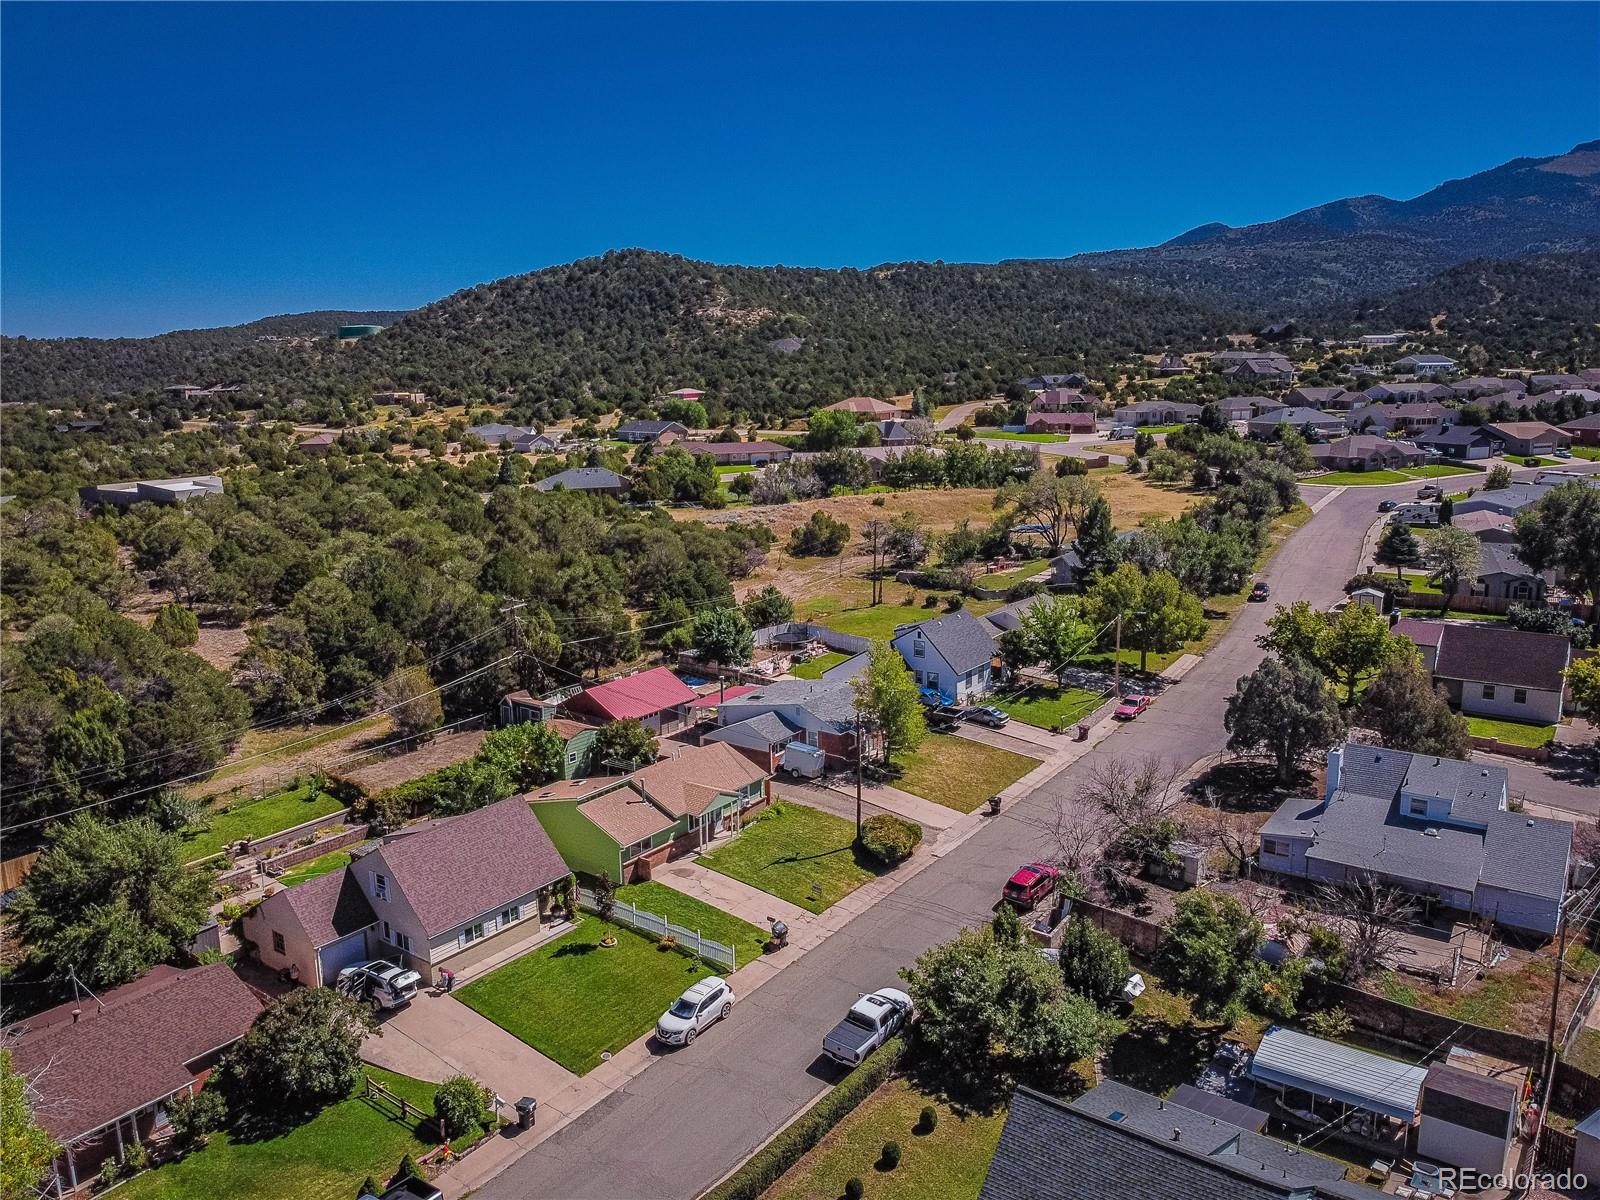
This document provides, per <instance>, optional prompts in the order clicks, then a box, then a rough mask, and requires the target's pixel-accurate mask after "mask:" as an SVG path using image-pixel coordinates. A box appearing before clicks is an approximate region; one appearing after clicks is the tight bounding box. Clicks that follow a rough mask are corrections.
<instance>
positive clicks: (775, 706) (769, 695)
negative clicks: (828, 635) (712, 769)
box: [706, 654, 880, 770]
mask: <svg viewBox="0 0 1600 1200" xmlns="http://www.w3.org/2000/svg"><path fill="white" fill-rule="evenodd" d="M866 665H867V656H866V655H865V654H857V655H855V656H854V657H853V658H850V659H847V660H846V661H845V662H842V663H840V664H839V665H838V666H836V667H833V668H832V669H830V670H827V671H824V672H823V673H822V677H821V678H820V679H780V680H778V681H777V682H775V683H768V684H764V685H763V686H761V687H758V688H757V689H756V690H755V691H753V692H746V693H745V694H744V695H742V696H735V697H731V698H729V699H728V700H726V701H725V702H724V703H722V704H720V705H718V707H717V722H718V725H719V726H720V728H719V729H716V730H712V731H710V732H708V733H707V734H706V739H707V740H718V741H730V744H733V745H735V746H736V747H737V746H740V745H743V744H744V743H746V742H748V741H751V740H756V739H759V738H760V737H762V736H765V734H763V733H760V732H758V731H757V729H755V728H750V729H741V730H740V731H739V732H738V733H737V734H734V735H733V737H732V738H731V739H730V738H728V737H727V736H725V735H727V734H728V733H729V731H731V730H733V729H734V728H735V727H737V726H740V725H743V724H745V723H747V722H749V721H751V720H752V719H753V718H757V717H763V716H765V715H767V714H774V715H776V716H778V717H779V718H781V720H782V721H783V723H784V725H785V726H787V727H790V728H792V729H793V730H794V731H795V732H794V733H793V734H792V736H791V740H792V741H793V742H798V743H800V744H801V745H803V746H809V747H811V748H812V749H813V750H814V751H816V752H817V754H818V755H819V756H820V757H821V758H822V763H823V765H824V766H825V768H826V769H828V770H843V769H844V768H846V767H853V766H855V762H856V706H855V691H854V689H853V688H851V686H850V681H851V680H852V679H854V678H855V677H856V676H857V675H859V674H860V673H861V672H862V671H863V670H865V669H866ZM760 728H762V729H765V730H767V731H768V733H771V734H773V735H775V734H776V728H775V727H773V726H772V725H771V723H770V722H764V723H763V725H762V726H761V727H760ZM867 738H868V744H867V745H866V746H865V747H863V749H864V750H865V752H866V753H867V755H868V756H869V757H871V756H872V755H873V754H876V753H877V751H878V749H879V748H880V747H879V742H878V738H877V735H876V734H874V733H871V732H870V731H869V732H868V735H867ZM767 744H768V746H769V747H770V746H771V745H772V744H773V743H772V742H769V743H767ZM788 746H789V743H785V749H786V750H787V749H788Z"/></svg>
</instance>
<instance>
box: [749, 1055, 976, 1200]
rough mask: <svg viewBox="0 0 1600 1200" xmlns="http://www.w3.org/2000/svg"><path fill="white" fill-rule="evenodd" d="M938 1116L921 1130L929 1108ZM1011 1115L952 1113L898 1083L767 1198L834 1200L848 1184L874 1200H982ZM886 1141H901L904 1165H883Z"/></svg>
mask: <svg viewBox="0 0 1600 1200" xmlns="http://www.w3.org/2000/svg"><path fill="white" fill-rule="evenodd" d="M928 1106H931V1107H932V1108H933V1110H934V1111H935V1112H936V1113H938V1114H939V1119H938V1123H937V1124H936V1125H935V1126H934V1128H932V1129H931V1130H930V1129H925V1128H924V1127H923V1125H922V1110H923V1108H924V1107H928ZM1005 1119H1006V1114H1005V1110H1004V1109H1003V1108H1002V1109H998V1110H997V1111H995V1112H992V1113H976V1112H971V1111H969V1110H965V1109H957V1108H952V1107H950V1105H948V1104H946V1103H944V1102H943V1101H941V1100H936V1099H934V1098H933V1097H931V1096H929V1095H926V1094H925V1093H923V1092H921V1091H918V1090H917V1089H916V1088H915V1087H914V1086H913V1085H912V1084H911V1083H910V1082H909V1081H907V1080H905V1079H899V1078H897V1079H891V1080H889V1082H887V1083H885V1084H884V1085H883V1086H882V1087H880V1088H879V1089H878V1090H877V1091H875V1092H873V1093H872V1095H870V1096H868V1097H867V1098H866V1099H865V1100H863V1101H862V1102H861V1103H860V1104H859V1105H858V1106H857V1107H856V1109H855V1110H854V1111H853V1112H851V1113H850V1114H849V1115H848V1116H846V1117H845V1119H844V1120H842V1121H840V1122H839V1124H838V1125H836V1126H835V1127H834V1128H833V1129H832V1130H831V1131H830V1132H829V1133H828V1135H827V1136H826V1137H824V1138H823V1139H822V1141H820V1142H818V1143H817V1145H816V1146H815V1147H813V1148H812V1149H811V1150H810V1151H809V1152H807V1154H806V1155H805V1156H804V1157H803V1158H801V1159H800V1161H799V1162H797V1163H795V1165H794V1166H792V1167H790V1168H789V1170H788V1171H787V1172H786V1173H785V1174H784V1175H783V1177H782V1178H781V1179H779V1180H778V1182H777V1183H775V1184H774V1185H773V1186H772V1188H771V1190H769V1191H767V1192H765V1193H764V1196H765V1197H767V1198H768V1200H815V1198H817V1197H823V1198H826V1200H833V1198H834V1197H836V1196H842V1195H844V1185H845V1182H846V1181H847V1180H849V1179H853V1178H859V1179H860V1180H861V1181H862V1182H863V1183H864V1184H866V1194H867V1195H868V1196H870V1197H872V1200H925V1198H926V1200H975V1198H976V1196H977V1195H978V1192H979V1191H980V1190H982V1188H983V1178H984V1176H985V1175H986V1174H987V1173H988V1170H989V1163H990V1160H992V1159H993V1158H994V1150H995V1146H997V1145H998V1144H999V1142H1000V1129H1001V1127H1002V1126H1003V1125H1004V1124H1005ZM885 1142H898V1143H900V1151H901V1158H900V1165H899V1166H897V1167H895V1168H894V1169H893V1170H884V1169H882V1168H881V1167H880V1166H879V1161H878V1160H879V1157H880V1156H881V1155H882V1153H883V1145H884V1143H885Z"/></svg>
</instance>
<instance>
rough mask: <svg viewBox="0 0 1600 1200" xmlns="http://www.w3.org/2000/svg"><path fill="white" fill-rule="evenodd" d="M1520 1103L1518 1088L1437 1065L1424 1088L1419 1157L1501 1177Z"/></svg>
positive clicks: (1418, 1145) (1475, 1074)
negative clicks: (1518, 1103) (1518, 1101)
mask: <svg viewBox="0 0 1600 1200" xmlns="http://www.w3.org/2000/svg"><path fill="white" fill-rule="evenodd" d="M1517 1100H1518V1094H1517V1088H1516V1086H1515V1085H1514V1084H1511V1083H1508V1082H1506V1081H1505V1080H1503V1079H1492V1078H1490V1077H1489V1076H1487V1075H1479V1074H1477V1073H1476V1072H1473V1071H1464V1070H1462V1069H1461V1068H1460V1067H1454V1066H1450V1065H1449V1064H1448V1063H1436V1064H1435V1065H1434V1066H1432V1067H1430V1068H1428V1075H1427V1078H1426V1079H1425V1080H1424V1081H1423V1084H1422V1122H1421V1127H1420V1128H1419V1129H1418V1131H1417V1153H1418V1154H1419V1155H1420V1156H1421V1157H1423V1158H1426V1159H1428V1160H1430V1161H1431V1162H1438V1163H1445V1164H1448V1165H1450V1166H1455V1167H1471V1168H1472V1169H1473V1170H1475V1171H1481V1172H1483V1173H1484V1174H1488V1175H1498V1174H1500V1173H1501V1172H1503V1171H1504V1170H1505V1168H1506V1154H1507V1152H1508V1151H1509V1150H1510V1149H1511V1143H1512V1141H1513V1140H1514V1139H1515V1137H1516V1127H1517V1125H1516V1116H1517Z"/></svg>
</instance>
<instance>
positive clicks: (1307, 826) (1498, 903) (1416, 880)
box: [1260, 744, 1572, 934]
mask: <svg viewBox="0 0 1600 1200" xmlns="http://www.w3.org/2000/svg"><path fill="white" fill-rule="evenodd" d="M1507 778H1508V776H1507V773H1506V769H1505V768H1504V767H1497V766H1488V765H1486V764H1483V763H1469V762H1462V761H1460V760H1459V759H1450V758H1436V757H1434V756H1433V755H1423V754H1408V753H1406V752H1405V751H1402V750H1390V749H1387V748H1385V747H1382V746H1360V745H1355V744H1349V745H1345V746H1342V747H1340V748H1338V749H1336V750H1333V751H1331V752H1330V753H1329V755H1328V783H1327V790H1326V792H1325V793H1324V795H1323V796H1321V797H1320V798H1311V799H1303V798H1302V799H1293V800H1287V801H1285V802H1284V803H1283V805H1282V806H1280V807H1279V808H1278V810H1277V811H1276V812H1275V813H1273V815H1272V816H1271V817H1270V818H1269V819H1268V821H1267V823H1266V824H1265V825H1264V826H1262V828H1261V852H1260V863H1261V866H1262V868H1263V869H1264V870H1268V871H1274V872H1277V873H1278V874H1281V875H1286V876H1291V877H1294V878H1298V879H1305V880H1307V881H1309V882H1312V883H1333V884H1338V883H1344V882H1349V881H1354V880H1357V879H1361V878H1367V877H1370V878H1374V879H1377V880H1379V881H1380V882H1383V883H1387V884H1390V885H1392V886H1394V887H1398V888H1401V889H1403V890H1405V891H1407V892H1410V893H1411V894H1412V895H1414V896H1416V897H1418V898H1419V899H1420V900H1421V902H1422V905H1423V908H1424V910H1425V911H1429V910H1432V909H1433V908H1435V907H1439V908H1444V909H1449V910H1453V911H1456V912H1462V913H1471V914H1474V915H1476V916H1481V917H1484V918H1486V919H1489V920H1492V921H1496V922H1498V923H1499V924H1501V925H1505V926H1507V927H1508V928H1512V929H1520V930H1527V931H1529V932H1533V933H1540V934H1552V933H1554V932H1555V929H1556V925H1557V923H1558V921H1559V919H1560V913H1561V902H1562V898H1563V897H1564V896H1565V895H1566V888H1567V878H1568V870H1569V864H1570V860H1571V854H1572V826H1571V825H1570V824H1569V823H1568V822H1566V821H1553V820H1549V819H1547V818H1544V817H1530V816H1527V815H1526V814H1523V813H1517V812H1512V811H1510V809H1509V798H1508V796H1507V793H1506V781H1507Z"/></svg>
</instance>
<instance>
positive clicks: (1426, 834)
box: [1422, 828, 1439, 837]
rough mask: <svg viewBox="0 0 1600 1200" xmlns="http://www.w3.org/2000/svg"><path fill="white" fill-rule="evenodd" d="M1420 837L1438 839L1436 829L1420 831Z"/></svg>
mask: <svg viewBox="0 0 1600 1200" xmlns="http://www.w3.org/2000/svg"><path fill="white" fill-rule="evenodd" d="M1422 836H1423V837H1438V836H1439V831H1438V830H1437V829H1433V828H1428V829H1424V830H1423V831H1422Z"/></svg>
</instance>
